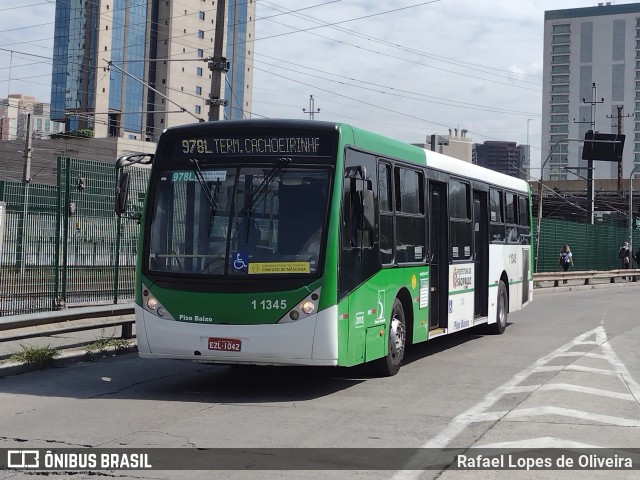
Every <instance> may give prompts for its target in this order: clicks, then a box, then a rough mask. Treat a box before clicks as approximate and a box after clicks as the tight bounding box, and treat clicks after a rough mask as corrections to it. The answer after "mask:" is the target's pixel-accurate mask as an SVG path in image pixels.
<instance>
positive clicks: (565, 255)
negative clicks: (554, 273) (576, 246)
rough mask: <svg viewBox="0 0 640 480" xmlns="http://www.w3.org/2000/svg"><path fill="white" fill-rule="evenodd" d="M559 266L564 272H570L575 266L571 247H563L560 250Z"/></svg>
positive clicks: (564, 281)
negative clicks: (572, 266) (571, 267)
mask: <svg viewBox="0 0 640 480" xmlns="http://www.w3.org/2000/svg"><path fill="white" fill-rule="evenodd" d="M558 265H560V266H561V267H562V270H563V271H565V272H566V271H568V270H569V267H570V266H571V265H573V253H571V249H570V248H569V245H563V246H562V249H561V250H560V258H558ZM562 283H567V281H566V280H563V281H562Z"/></svg>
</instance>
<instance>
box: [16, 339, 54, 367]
mask: <svg viewBox="0 0 640 480" xmlns="http://www.w3.org/2000/svg"><path fill="white" fill-rule="evenodd" d="M20 346H21V347H22V351H21V352H17V353H14V354H13V355H11V360H13V361H14V362H18V363H24V364H26V365H30V366H32V367H35V368H46V367H50V366H51V365H53V359H54V358H56V357H57V356H58V355H60V352H58V351H57V350H56V349H55V348H51V347H49V346H46V347H29V346H25V345H20Z"/></svg>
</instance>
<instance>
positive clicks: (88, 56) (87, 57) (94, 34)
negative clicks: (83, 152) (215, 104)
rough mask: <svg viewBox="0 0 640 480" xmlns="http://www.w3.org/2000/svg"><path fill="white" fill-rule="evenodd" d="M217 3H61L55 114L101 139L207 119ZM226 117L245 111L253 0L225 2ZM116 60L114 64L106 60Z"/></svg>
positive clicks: (149, 136)
mask: <svg viewBox="0 0 640 480" xmlns="http://www.w3.org/2000/svg"><path fill="white" fill-rule="evenodd" d="M217 3H218V2H216V1H211V0H208V1H205V0H183V1H181V2H174V1H167V0H95V1H92V2H85V1H84V0H60V1H58V2H56V23H55V36H54V60H53V74H52V86H51V118H52V119H53V120H57V121H63V122H65V124H66V129H67V130H68V131H73V130H77V129H82V128H89V129H92V130H93V131H94V133H95V136H96V137H106V136H111V137H122V138H127V139H138V140H152V141H154V140H157V138H158V136H159V135H160V133H161V132H162V130H163V129H165V128H167V127H170V126H173V125H181V124H185V123H191V122H196V121H199V120H200V119H203V120H207V119H208V110H209V106H208V99H209V91H210V88H211V71H210V70H209V68H208V63H207V61H206V59H207V58H209V57H212V56H213V46H214V38H215V34H216V9H217ZM226 3H227V12H228V13H227V16H228V23H227V25H228V27H227V42H226V47H227V48H226V52H227V53H226V56H227V59H228V61H229V62H230V64H231V69H230V71H229V74H228V82H227V85H228V86H229V88H227V90H226V94H225V99H226V100H227V101H228V102H229V104H228V106H227V107H226V111H225V118H243V117H245V118H246V117H248V116H249V115H250V111H251V90H252V83H253V51H252V50H253V33H254V27H253V24H254V19H255V1H254V0H227V2H226ZM109 62H111V64H109Z"/></svg>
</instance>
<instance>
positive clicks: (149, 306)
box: [141, 285, 175, 320]
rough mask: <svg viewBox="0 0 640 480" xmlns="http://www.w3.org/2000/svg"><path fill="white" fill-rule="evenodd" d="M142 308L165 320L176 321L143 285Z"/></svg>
mask: <svg viewBox="0 0 640 480" xmlns="http://www.w3.org/2000/svg"><path fill="white" fill-rule="evenodd" d="M141 306H142V308H143V309H144V310H146V311H147V312H150V313H152V314H153V315H155V316H157V317H160V318H162V319H163V320H175V319H174V318H173V316H172V315H171V314H170V313H169V312H168V311H167V309H166V308H164V306H163V305H162V304H161V303H160V301H159V300H158V299H157V298H156V297H155V296H154V295H153V294H152V293H151V292H150V291H149V289H148V288H146V287H145V286H144V285H142V305H141Z"/></svg>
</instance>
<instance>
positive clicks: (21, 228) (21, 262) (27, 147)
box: [16, 113, 32, 275]
mask: <svg viewBox="0 0 640 480" xmlns="http://www.w3.org/2000/svg"><path fill="white" fill-rule="evenodd" d="M26 132H27V135H26V136H27V138H26V139H25V142H24V153H23V154H22V158H24V168H23V170H22V183H23V184H24V197H23V199H22V205H23V208H22V217H21V218H20V219H19V221H18V243H17V246H16V268H17V269H19V270H20V273H21V274H23V275H24V267H25V258H24V244H25V237H26V235H25V225H26V223H27V212H28V206H29V183H30V182H31V148H32V138H31V114H30V113H27V128H26Z"/></svg>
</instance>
